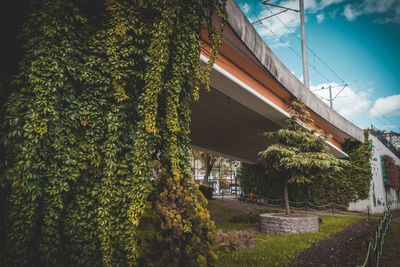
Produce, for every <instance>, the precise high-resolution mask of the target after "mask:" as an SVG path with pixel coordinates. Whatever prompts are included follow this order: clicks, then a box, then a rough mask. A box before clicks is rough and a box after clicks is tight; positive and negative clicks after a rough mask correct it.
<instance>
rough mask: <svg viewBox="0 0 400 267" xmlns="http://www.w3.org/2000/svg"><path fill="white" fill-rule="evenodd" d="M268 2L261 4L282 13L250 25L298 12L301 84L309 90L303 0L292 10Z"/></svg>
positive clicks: (267, 0)
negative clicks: (288, 12)
mask: <svg viewBox="0 0 400 267" xmlns="http://www.w3.org/2000/svg"><path fill="white" fill-rule="evenodd" d="M269 1H270V0H266V1H263V2H262V4H263V5H266V6H272V7H277V8H281V9H283V11H281V12H278V13H275V14H272V15H269V16H267V17H265V18H262V19H259V20H257V21H254V22H253V23H252V24H256V23H260V22H261V21H263V20H265V19H269V18H271V17H273V16H276V15H279V14H281V13H283V12H286V11H294V12H300V24H301V54H302V61H303V83H304V85H305V86H306V87H307V88H308V89H310V81H309V79H308V59H307V42H306V26H305V20H304V0H299V6H300V9H299V10H297V9H293V8H288V7H284V6H279V5H275V4H270V3H268V2H269Z"/></svg>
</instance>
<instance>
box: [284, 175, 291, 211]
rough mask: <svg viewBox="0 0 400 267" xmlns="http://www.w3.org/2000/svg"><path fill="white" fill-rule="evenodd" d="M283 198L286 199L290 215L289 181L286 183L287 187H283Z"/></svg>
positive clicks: (286, 206) (286, 207)
mask: <svg viewBox="0 0 400 267" xmlns="http://www.w3.org/2000/svg"><path fill="white" fill-rule="evenodd" d="M283 198H284V199H285V209H286V214H290V207H289V194H288V182H287V181H285V185H284V186H283Z"/></svg>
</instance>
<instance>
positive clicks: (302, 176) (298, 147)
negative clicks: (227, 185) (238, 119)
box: [259, 100, 346, 214]
mask: <svg viewBox="0 0 400 267" xmlns="http://www.w3.org/2000/svg"><path fill="white" fill-rule="evenodd" d="M290 107H291V111H290V112H291V117H290V119H289V120H288V122H287V125H288V127H287V129H280V130H279V131H278V132H268V133H265V134H264V135H265V136H267V137H273V136H277V137H278V143H277V144H273V145H270V146H268V147H267V148H266V150H264V151H261V152H260V153H259V155H260V156H261V158H262V160H263V164H264V166H265V170H266V171H267V172H269V173H270V174H271V175H273V176H276V177H277V178H278V179H280V180H282V181H283V184H284V190H283V191H284V198H285V204H286V212H287V213H288V214H289V213H290V208H289V203H288V189H287V184H288V183H297V184H300V183H310V182H312V181H313V180H314V179H315V178H317V177H320V176H323V175H328V174H329V173H332V172H341V171H342V170H343V167H344V166H345V165H346V162H345V161H343V160H340V159H337V158H336V157H334V156H332V155H330V154H328V153H327V146H326V144H325V140H324V139H323V138H322V137H321V136H319V135H316V131H315V130H310V129H308V128H306V127H305V126H304V124H305V123H313V121H312V119H311V117H310V114H309V113H308V111H307V110H306V109H305V105H304V104H303V103H302V101H301V100H294V101H292V102H291V104H290ZM328 138H329V137H328Z"/></svg>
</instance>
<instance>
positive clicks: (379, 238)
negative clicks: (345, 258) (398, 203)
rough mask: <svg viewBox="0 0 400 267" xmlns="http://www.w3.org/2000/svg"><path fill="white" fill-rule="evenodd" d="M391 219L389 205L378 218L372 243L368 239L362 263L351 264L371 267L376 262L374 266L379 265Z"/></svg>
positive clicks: (358, 266)
mask: <svg viewBox="0 0 400 267" xmlns="http://www.w3.org/2000/svg"><path fill="white" fill-rule="evenodd" d="M391 221H392V211H391V210H390V207H389V208H388V210H387V211H385V212H384V213H383V216H382V217H381V219H380V220H379V223H378V226H377V228H376V230H375V232H374V240H373V241H374V242H373V243H372V242H371V241H368V245H367V255H366V257H365V260H364V262H363V264H362V265H357V264H354V265H353V266H354V267H365V266H368V267H372V265H373V264H374V263H375V264H376V265H374V266H377V267H379V266H381V257H382V250H383V245H384V243H385V237H386V234H387V231H388V229H389V226H390V223H391Z"/></svg>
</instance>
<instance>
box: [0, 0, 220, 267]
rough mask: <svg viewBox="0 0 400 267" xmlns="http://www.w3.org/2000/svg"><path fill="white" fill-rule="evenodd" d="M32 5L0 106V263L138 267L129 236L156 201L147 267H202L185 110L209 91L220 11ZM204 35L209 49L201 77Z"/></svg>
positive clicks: (202, 234) (197, 6) (118, 3)
mask: <svg viewBox="0 0 400 267" xmlns="http://www.w3.org/2000/svg"><path fill="white" fill-rule="evenodd" d="M31 5H32V9H31V10H32V12H31V14H30V16H29V19H28V21H27V22H26V24H25V26H24V40H25V56H24V57H23V59H22V62H21V69H20V73H19V74H18V75H17V76H16V78H15V83H14V84H15V86H14V87H15V88H14V92H13V93H12V94H11V96H10V97H9V99H8V101H7V103H6V105H5V106H4V108H5V112H4V114H5V120H4V124H3V125H2V129H6V130H5V131H4V132H3V133H1V138H2V142H3V143H4V146H5V148H6V151H5V153H6V156H7V157H8V158H9V162H8V165H7V168H6V171H5V173H4V174H1V176H0V179H1V180H0V185H1V186H2V187H3V189H4V190H5V191H6V192H8V193H7V196H6V199H7V203H6V204H5V206H4V209H5V211H4V212H3V211H2V213H1V214H7V220H6V228H7V229H6V231H7V243H6V246H5V247H4V249H3V247H2V249H3V250H2V251H1V255H0V256H1V260H0V263H1V264H3V265H13V266H27V265H32V264H33V265H43V264H45V265H51V264H56V263H59V264H65V265H68V266H98V265H103V266H127V265H131V266H132V265H137V264H138V262H137V259H138V256H139V255H138V253H139V252H138V247H137V246H138V243H137V242H138V226H139V222H140V220H141V218H142V216H143V213H144V210H145V206H146V201H147V198H148V196H149V194H150V193H151V192H154V195H155V199H154V200H153V202H152V205H153V207H154V210H155V211H156V212H157V222H158V227H157V230H158V235H159V236H161V237H162V238H161V239H157V242H158V243H157V246H158V247H160V248H163V250H162V252H161V255H159V258H158V259H153V260H154V261H155V262H159V263H161V262H162V263H163V264H165V265H182V264H183V265H185V264H186V265H188V266H204V265H208V264H212V262H213V261H214V260H215V255H214V254H213V252H212V245H213V241H214V239H213V234H212V232H213V231H214V226H213V223H212V221H211V220H210V217H209V214H208V212H207V210H206V209H205V208H204V204H205V200H204V199H203V198H202V197H201V195H199V194H197V192H198V190H197V188H196V185H195V184H193V180H192V177H191V173H190V160H189V157H188V151H189V142H190V139H189V134H190V129H189V125H190V101H191V100H192V99H193V98H194V99H198V95H199V93H198V91H199V86H200V83H203V84H204V85H205V87H206V88H208V87H209V82H210V79H209V73H210V71H211V68H212V65H213V63H214V61H215V59H216V55H217V51H218V48H219V46H220V45H221V43H222V34H221V32H222V29H223V27H224V23H225V20H226V12H225V1H219V0H207V1H201V0H191V1H177V0H168V1H165V0H154V1H128V0H105V1H104V3H101V2H96V1H91V0H86V1H80V0H79V1H78V0H73V1H53V0H44V1H32V3H31ZM212 17H214V20H213V19H212ZM215 18H219V19H218V23H215V21H216V20H215ZM204 21H205V22H206V23H205V27H206V28H207V30H208V32H209V39H210V41H211V44H212V45H211V56H210V60H209V62H208V64H206V65H200V45H199V38H200V31H201V30H202V27H204V25H203V22H204ZM215 25H217V26H215ZM155 160H156V162H157V164H156V165H154V162H155ZM154 166H157V167H156V169H157V170H158V172H159V175H157V176H156V179H155V182H154V183H153V182H152V179H151V178H152V176H153V171H154V168H155V167H154ZM154 190H155V191H154ZM2 207H3V206H2Z"/></svg>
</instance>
